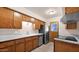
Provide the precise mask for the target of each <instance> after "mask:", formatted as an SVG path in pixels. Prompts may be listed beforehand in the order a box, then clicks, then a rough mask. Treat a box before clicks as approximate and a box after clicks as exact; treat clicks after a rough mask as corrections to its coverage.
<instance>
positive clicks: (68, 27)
mask: <svg viewBox="0 0 79 59" xmlns="http://www.w3.org/2000/svg"><path fill="white" fill-rule="evenodd" d="M76 28H77V23H67V25H66V29H76Z"/></svg>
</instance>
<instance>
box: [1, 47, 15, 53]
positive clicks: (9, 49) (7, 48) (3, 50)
mask: <svg viewBox="0 0 79 59" xmlns="http://www.w3.org/2000/svg"><path fill="white" fill-rule="evenodd" d="M0 52H15V46H10V47H6V48H1V49H0Z"/></svg>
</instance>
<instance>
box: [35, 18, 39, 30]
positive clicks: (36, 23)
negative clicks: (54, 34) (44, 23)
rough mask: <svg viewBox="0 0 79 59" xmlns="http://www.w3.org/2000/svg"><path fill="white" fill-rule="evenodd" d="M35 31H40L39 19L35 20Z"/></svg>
mask: <svg viewBox="0 0 79 59" xmlns="http://www.w3.org/2000/svg"><path fill="white" fill-rule="evenodd" d="M35 29H40V22H39V21H38V20H37V19H36V20H35Z"/></svg>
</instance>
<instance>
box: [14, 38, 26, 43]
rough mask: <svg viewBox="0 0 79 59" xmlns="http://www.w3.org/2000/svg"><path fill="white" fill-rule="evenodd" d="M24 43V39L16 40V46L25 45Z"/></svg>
mask: <svg viewBox="0 0 79 59" xmlns="http://www.w3.org/2000/svg"><path fill="white" fill-rule="evenodd" d="M24 42H25V40H24V39H17V40H15V44H19V43H24Z"/></svg>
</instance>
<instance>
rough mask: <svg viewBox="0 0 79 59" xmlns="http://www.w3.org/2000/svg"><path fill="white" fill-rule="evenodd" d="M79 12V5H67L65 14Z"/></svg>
mask: <svg viewBox="0 0 79 59" xmlns="http://www.w3.org/2000/svg"><path fill="white" fill-rule="evenodd" d="M77 12H79V7H66V8H65V14H73V13H77Z"/></svg>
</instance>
